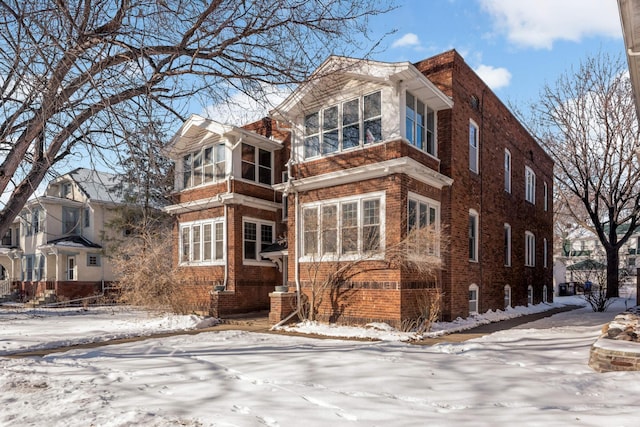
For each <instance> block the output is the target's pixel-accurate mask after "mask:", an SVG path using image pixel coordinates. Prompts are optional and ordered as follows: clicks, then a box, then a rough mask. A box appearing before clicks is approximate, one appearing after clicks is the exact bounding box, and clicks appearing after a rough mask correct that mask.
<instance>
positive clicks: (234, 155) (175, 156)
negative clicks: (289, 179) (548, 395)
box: [166, 115, 282, 191]
mask: <svg viewBox="0 0 640 427" xmlns="http://www.w3.org/2000/svg"><path fill="white" fill-rule="evenodd" d="M281 148H282V143H281V142H280V141H277V140H274V139H271V138H268V137H265V136H262V135H259V134H257V133H255V132H251V131H249V130H247V129H243V128H239V127H236V126H230V125H225V124H222V123H219V122H216V121H214V120H209V119H205V118H204V117H200V116H197V115H192V116H191V117H190V118H189V119H188V120H187V121H186V122H185V123H184V124H183V125H182V127H181V128H180V129H179V130H178V132H177V133H176V135H175V136H174V137H173V140H172V141H171V143H170V144H169V147H168V148H167V150H166V154H167V156H168V157H169V158H171V159H172V160H174V161H175V163H176V167H175V174H176V175H175V185H174V188H175V190H176V191H181V190H188V189H192V188H196V187H201V186H206V185H212V184H217V183H221V182H224V181H226V180H227V178H229V177H232V178H233V179H234V180H239V181H244V182H248V183H253V184H257V185H260V186H271V185H272V184H273V183H274V180H275V178H276V176H275V175H276V174H275V173H274V164H275V158H274V153H275V152H276V151H278V150H280V149H281Z"/></svg>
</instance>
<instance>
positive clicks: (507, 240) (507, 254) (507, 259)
mask: <svg viewBox="0 0 640 427" xmlns="http://www.w3.org/2000/svg"><path fill="white" fill-rule="evenodd" d="M504 265H505V266H506V267H510V266H511V226H510V225H509V224H505V225H504Z"/></svg>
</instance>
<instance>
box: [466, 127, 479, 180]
mask: <svg viewBox="0 0 640 427" xmlns="http://www.w3.org/2000/svg"><path fill="white" fill-rule="evenodd" d="M471 126H473V127H474V128H475V130H476V135H475V140H474V141H475V144H476V146H475V162H474V164H475V169H473V168H472V167H471ZM467 130H468V131H469V133H468V141H467V142H468V146H469V170H470V171H471V172H473V173H475V174H479V173H480V127H478V124H477V123H476V122H475V121H473V120H472V119H469V128H468V129H467Z"/></svg>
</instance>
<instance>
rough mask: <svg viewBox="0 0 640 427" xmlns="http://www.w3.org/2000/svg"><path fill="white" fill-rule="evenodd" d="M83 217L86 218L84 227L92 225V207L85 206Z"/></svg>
mask: <svg viewBox="0 0 640 427" xmlns="http://www.w3.org/2000/svg"><path fill="white" fill-rule="evenodd" d="M82 219H83V220H84V227H85V228H87V227H90V226H91V209H90V208H88V207H86V208H84V213H83V215H82Z"/></svg>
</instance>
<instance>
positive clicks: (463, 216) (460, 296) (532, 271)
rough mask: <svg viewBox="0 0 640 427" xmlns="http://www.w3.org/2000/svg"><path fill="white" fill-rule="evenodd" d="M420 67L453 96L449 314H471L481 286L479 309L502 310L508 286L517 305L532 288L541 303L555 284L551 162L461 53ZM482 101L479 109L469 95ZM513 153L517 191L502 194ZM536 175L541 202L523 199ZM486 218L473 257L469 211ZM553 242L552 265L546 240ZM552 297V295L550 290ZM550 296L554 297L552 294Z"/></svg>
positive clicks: (441, 143) (446, 213)
mask: <svg viewBox="0 0 640 427" xmlns="http://www.w3.org/2000/svg"><path fill="white" fill-rule="evenodd" d="M416 67H417V68H418V69H419V70H421V71H422V72H423V73H425V75H426V76H427V77H428V78H429V79H430V80H431V81H433V82H434V83H435V84H436V85H437V86H438V87H439V88H440V89H441V90H442V91H443V92H445V93H446V94H447V95H449V96H451V97H452V98H453V101H454V107H453V109H452V110H449V111H445V112H439V113H438V150H439V157H440V158H441V161H442V164H441V170H442V172H443V173H444V174H446V175H449V176H450V177H452V178H453V179H454V184H453V185H452V187H451V188H450V189H445V191H444V192H443V193H444V196H443V200H447V201H448V203H445V204H444V206H445V207H444V208H443V221H444V222H445V223H446V224H447V225H448V226H449V229H450V232H451V250H450V253H449V255H448V256H447V260H446V265H447V267H446V270H445V272H444V275H443V276H444V283H443V288H444V291H445V292H446V294H447V295H446V296H445V299H446V301H447V307H446V310H445V317H446V318H455V317H457V316H467V315H468V287H469V285H470V284H471V283H476V284H477V285H478V286H479V288H480V292H479V297H480V301H479V306H480V307H479V309H480V311H481V312H484V311H487V310H489V309H496V308H497V309H502V308H503V306H504V285H505V284H509V285H510V286H511V288H512V305H514V306H515V305H525V304H526V303H527V286H528V285H529V284H530V285H532V286H533V287H534V302H535V303H538V302H540V301H542V287H543V285H545V284H546V285H547V287H548V289H551V288H552V261H551V252H552V243H553V241H552V238H553V237H552V236H553V232H552V227H553V216H552V211H551V206H552V203H551V195H552V194H553V175H552V173H553V162H552V160H551V158H550V157H549V156H548V155H547V154H546V153H545V152H544V150H543V149H542V148H541V147H540V146H539V145H538V144H537V143H536V141H535V140H534V139H533V138H532V137H531V136H530V135H529V134H528V132H527V131H526V130H525V129H524V127H523V126H522V125H521V124H520V123H519V122H518V121H517V120H516V119H515V118H514V117H513V115H512V114H511V113H510V112H509V110H508V109H507V108H506V107H505V106H504V104H503V103H502V102H501V101H500V100H499V99H498V98H497V97H496V96H495V95H494V94H493V92H492V91H491V90H490V89H489V88H488V87H487V86H486V85H485V84H484V83H483V82H482V81H481V80H480V78H478V77H477V75H476V74H475V73H474V72H473V71H472V70H471V69H470V68H469V67H468V65H467V64H466V63H465V62H464V61H463V60H462V58H461V57H460V56H459V55H458V54H457V52H455V51H449V52H446V53H444V54H442V55H438V56H436V57H434V58H430V59H427V60H424V61H421V62H419V63H417V64H416ZM472 96H475V97H476V98H477V100H478V107H477V108H474V107H473V105H472V102H471V97H472ZM470 119H472V120H473V121H474V122H475V123H476V124H477V125H478V126H479V131H480V173H479V174H475V173H472V172H470V170H469V146H468V138H469V136H468V135H469V134H468V127H469V120H470ZM505 148H507V149H509V151H510V152H511V157H512V159H511V166H512V179H511V181H512V185H511V187H512V192H511V194H509V193H507V192H505V191H504V150H505ZM525 165H526V166H529V167H531V168H532V169H533V170H534V171H535V173H536V204H535V205H531V204H530V203H528V202H525V198H524V191H525V185H524V167H525ZM543 182H546V183H547V185H548V191H549V210H548V211H547V212H545V211H544V210H543V203H542V199H543V184H542V183H543ZM469 209H475V210H476V211H477V212H478V213H479V215H480V219H479V220H480V242H479V261H480V262H478V263H472V262H469V260H468V212H469ZM505 222H506V223H509V224H510V225H511V232H512V257H511V265H512V267H505V266H504V256H503V253H504V244H503V233H504V231H503V230H504V223H505ZM525 230H529V231H531V232H532V233H534V234H535V236H536V267H533V268H532V267H524V247H525V243H524V236H525ZM543 238H546V239H547V248H548V250H547V257H548V260H547V268H543V267H542V265H543V262H542V254H543V248H542V242H543ZM550 295H551V294H550ZM549 300H550V299H549Z"/></svg>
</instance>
